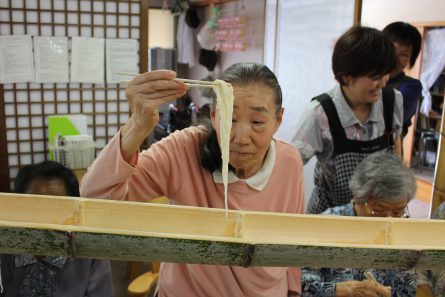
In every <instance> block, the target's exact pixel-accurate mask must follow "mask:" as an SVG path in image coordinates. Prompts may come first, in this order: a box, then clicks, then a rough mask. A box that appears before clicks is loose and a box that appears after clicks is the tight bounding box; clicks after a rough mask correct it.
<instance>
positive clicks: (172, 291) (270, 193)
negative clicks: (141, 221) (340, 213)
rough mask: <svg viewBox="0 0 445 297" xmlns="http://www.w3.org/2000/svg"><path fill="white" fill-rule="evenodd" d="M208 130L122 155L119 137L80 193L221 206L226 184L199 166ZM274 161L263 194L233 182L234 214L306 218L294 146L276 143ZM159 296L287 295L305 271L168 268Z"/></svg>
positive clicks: (295, 288) (189, 131)
mask: <svg viewBox="0 0 445 297" xmlns="http://www.w3.org/2000/svg"><path fill="white" fill-rule="evenodd" d="M206 133H207V132H206V131H205V129H203V128H201V127H191V128H187V129H184V130H182V131H178V132H175V133H173V134H172V135H170V136H169V137H167V138H165V139H163V140H161V141H160V142H158V143H156V144H154V145H152V146H151V148H150V149H149V150H146V151H143V152H141V153H139V154H136V153H135V155H134V156H133V158H131V161H130V162H126V161H125V160H124V159H123V158H122V154H121V150H120V133H118V134H117V135H116V136H115V137H114V138H113V139H112V140H111V141H110V143H109V144H108V145H107V146H106V147H105V148H104V149H103V150H102V152H101V153H100V154H99V156H98V157H97V159H96V160H95V162H94V163H93V165H92V166H91V168H89V170H88V172H87V174H86V175H85V177H84V178H83V180H82V182H81V188H80V191H81V196H82V197H90V198H106V199H115V200H129V201H141V202H144V201H149V200H151V199H153V198H156V197H159V196H167V197H169V201H170V203H171V204H177V205H189V206H199V207H211V208H224V187H223V184H221V183H218V182H215V180H214V177H213V175H212V173H210V172H208V171H207V170H205V169H204V168H203V167H202V166H201V163H200V153H199V151H200V148H201V146H202V144H203V140H204V138H205V136H206ZM274 141H275V149H274V151H275V158H274V163H273V164H272V166H273V169H272V170H271V173H270V176H268V179H267V183H266V184H265V185H263V187H262V189H261V190H260V191H259V190H258V189H254V188H253V187H252V186H251V185H249V183H247V182H246V181H245V180H237V181H235V182H232V183H230V184H229V190H228V192H229V199H228V207H229V209H239V210H254V211H268V212H281V213H304V196H303V172H302V169H303V163H302V160H301V157H300V154H299V153H298V151H297V150H296V149H295V148H294V147H293V146H292V145H290V144H288V143H286V142H284V141H281V140H279V139H275V140H274ZM158 289H159V295H158V296H159V297H179V296H203V297H204V296H212V297H219V296H221V297H222V296H230V297H232V296H234V297H237V296H240V297H243V296H246V297H247V296H249V297H250V296H252V297H253V296H255V297H258V296H259V297H261V296H264V297H265V296H268V297H269V296H282V297H284V296H287V293H288V291H289V290H291V291H295V292H300V290H301V288H300V271H299V269H298V268H287V267H277V268H275V267H254V268H243V267H235V266H223V265H199V264H180V263H163V265H162V266H161V272H160V278H159V281H158Z"/></svg>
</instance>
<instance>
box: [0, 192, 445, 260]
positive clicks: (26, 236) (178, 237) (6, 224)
mask: <svg viewBox="0 0 445 297" xmlns="http://www.w3.org/2000/svg"><path fill="white" fill-rule="evenodd" d="M425 230H428V232H426V231H425ZM443 234H445V221H438V220H431V221H430V220H414V219H392V218H359V217H340V216H336V217H333V216H320V215H318V216H317V215H291V214H277V213H265V212H250V211H229V213H228V216H227V218H226V216H225V211H224V210H222V209H209V208H198V207H184V206H172V205H155V204H149V203H135V202H122V201H108V200H98V199H86V198H71V197H60V196H38V195H20V194H9V193H8V194H7V193H1V194H0V253H14V254H18V253H30V254H34V255H63V256H69V257H80V258H108V259H117V260H158V261H163V262H182V263H202V264H221V265H236V266H244V267H248V266H309V267H357V268H359V267H361V268H400V269H408V268H411V267H414V266H417V267H419V268H431V269H432V268H444V267H445V237H444V236H443Z"/></svg>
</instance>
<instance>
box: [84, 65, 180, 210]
mask: <svg viewBox="0 0 445 297" xmlns="http://www.w3.org/2000/svg"><path fill="white" fill-rule="evenodd" d="M174 76H175V73H174V72H172V71H166V70H160V71H154V72H148V73H144V74H141V75H139V76H137V77H136V78H134V79H133V80H132V81H131V82H130V83H129V86H128V88H127V91H126V94H127V99H128V101H129V104H130V107H131V110H132V116H131V118H130V119H129V120H128V122H127V123H126V124H125V126H124V127H123V128H122V129H121V130H119V132H118V133H117V134H116V135H115V137H113V139H112V140H111V141H110V142H109V143H108V144H107V145H106V146H105V147H104V149H103V150H102V151H101V152H100V154H99V155H98V156H97V158H96V160H95V161H94V162H93V164H92V165H91V166H90V168H88V171H87V173H86V174H85V176H84V177H83V179H82V181H81V183H80V193H81V196H82V197H89V198H103V199H114V200H132V201H147V200H150V199H153V198H155V197H159V196H163V195H166V193H165V187H162V185H159V183H158V181H159V180H161V181H163V182H164V183H165V182H166V180H165V178H164V180H162V177H165V176H169V175H168V173H166V170H167V169H168V166H169V163H168V162H169V161H170V159H169V152H171V151H172V150H174V149H176V146H177V144H176V143H175V142H174V141H171V142H170V146H169V147H168V149H167V150H162V149H158V150H155V149H153V146H152V147H151V148H150V150H149V151H150V153H145V154H141V157H140V159H141V160H142V159H143V160H142V161H139V160H138V159H139V155H138V150H139V146H140V144H141V143H142V141H143V140H144V139H145V137H146V136H147V135H149V134H150V133H151V131H152V130H153V128H154V126H155V125H156V123H157V121H158V119H159V115H158V109H159V106H160V105H161V104H163V103H164V102H167V101H169V100H172V99H173V98H175V97H179V96H181V95H183V92H185V86H184V84H183V83H182V82H176V81H174V80H173V77H174ZM175 145H176V146H175ZM163 173H165V174H164V175H162V174H163ZM150 174H153V175H152V176H151V177H148V175H150ZM147 180H149V181H151V182H152V183H151V184H148V182H147ZM169 189H171V187H170V188H169Z"/></svg>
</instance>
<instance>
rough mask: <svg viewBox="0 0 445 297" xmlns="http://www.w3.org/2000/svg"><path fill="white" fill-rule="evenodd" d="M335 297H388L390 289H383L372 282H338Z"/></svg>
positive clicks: (383, 287)
mask: <svg viewBox="0 0 445 297" xmlns="http://www.w3.org/2000/svg"><path fill="white" fill-rule="evenodd" d="M336 292H337V294H336V296H337V297H390V296H391V287H385V286H383V285H381V284H379V283H376V282H374V281H372V280H364V281H347V282H339V283H337V285H336Z"/></svg>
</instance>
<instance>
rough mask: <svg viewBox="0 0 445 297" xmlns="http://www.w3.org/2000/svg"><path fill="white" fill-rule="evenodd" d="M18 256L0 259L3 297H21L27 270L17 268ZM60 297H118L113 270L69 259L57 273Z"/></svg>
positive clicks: (92, 261)
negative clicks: (16, 257)
mask: <svg viewBox="0 0 445 297" xmlns="http://www.w3.org/2000/svg"><path fill="white" fill-rule="evenodd" d="M14 258H15V255H6V254H4V255H0V261H1V263H0V264H1V265H0V267H1V277H2V284H3V293H0V296H1V297H15V296H18V292H19V290H20V286H21V284H22V283H23V280H24V278H25V275H26V270H27V267H26V266H23V267H17V266H16V263H15V260H14ZM56 296H57V297H59V296H60V297H87V296H88V297H110V296H114V293H113V285H112V281H111V267H110V262H109V261H108V260H96V259H67V260H66V262H65V264H64V265H63V267H62V268H61V269H60V270H58V271H57V273H56Z"/></svg>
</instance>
